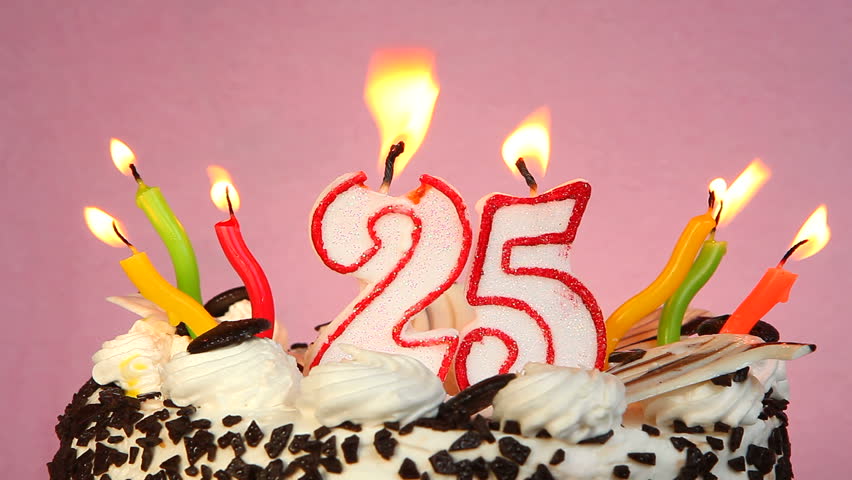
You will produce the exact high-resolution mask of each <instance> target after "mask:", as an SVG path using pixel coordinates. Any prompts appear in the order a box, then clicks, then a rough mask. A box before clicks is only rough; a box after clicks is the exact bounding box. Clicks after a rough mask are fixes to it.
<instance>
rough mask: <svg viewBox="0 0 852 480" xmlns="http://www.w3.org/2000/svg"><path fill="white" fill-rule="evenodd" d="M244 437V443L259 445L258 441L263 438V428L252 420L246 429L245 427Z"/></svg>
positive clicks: (251, 445)
mask: <svg viewBox="0 0 852 480" xmlns="http://www.w3.org/2000/svg"><path fill="white" fill-rule="evenodd" d="M245 437H246V443H247V444H248V445H249V446H250V447H256V446H258V445H260V441H261V440H263V430H261V429H260V427H259V426H257V422H255V421H254V420H252V422H251V425H249V427H248V429H246V433H245Z"/></svg>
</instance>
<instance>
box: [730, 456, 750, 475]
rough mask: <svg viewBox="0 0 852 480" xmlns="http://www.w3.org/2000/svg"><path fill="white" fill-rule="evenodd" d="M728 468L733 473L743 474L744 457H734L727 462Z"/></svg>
mask: <svg viewBox="0 0 852 480" xmlns="http://www.w3.org/2000/svg"><path fill="white" fill-rule="evenodd" d="M728 466H729V467H731V470H733V471H735V472H745V469H746V466H745V457H736V458H732V459H730V460H728Z"/></svg>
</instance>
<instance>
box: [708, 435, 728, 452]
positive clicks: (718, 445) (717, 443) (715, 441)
mask: <svg viewBox="0 0 852 480" xmlns="http://www.w3.org/2000/svg"><path fill="white" fill-rule="evenodd" d="M706 438H707V445H710V448H712V449H713V450H723V449H724V448H725V441H724V440H722V439H721V438H717V437H711V436H710V435H707V437H706Z"/></svg>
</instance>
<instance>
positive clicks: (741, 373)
mask: <svg viewBox="0 0 852 480" xmlns="http://www.w3.org/2000/svg"><path fill="white" fill-rule="evenodd" d="M748 371H749V368H748V367H743V368H741V369H739V370H737V371H736V372H735V373H734V375H733V380H734V381H735V382H737V383H743V382H745V381H746V379H747V378H748Z"/></svg>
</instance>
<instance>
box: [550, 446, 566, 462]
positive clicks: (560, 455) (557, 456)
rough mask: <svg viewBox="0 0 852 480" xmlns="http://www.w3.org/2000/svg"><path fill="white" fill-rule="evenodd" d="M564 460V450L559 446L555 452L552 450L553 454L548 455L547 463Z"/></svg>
mask: <svg viewBox="0 0 852 480" xmlns="http://www.w3.org/2000/svg"><path fill="white" fill-rule="evenodd" d="M564 461H565V450H562V449H561V448H559V449H557V450H556V451H555V452H553V456H552V457H550V462H549V463H550V464H551V465H559V464H560V463H562V462H564Z"/></svg>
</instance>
